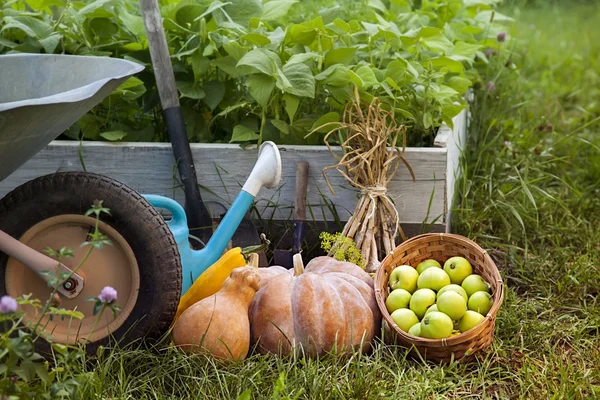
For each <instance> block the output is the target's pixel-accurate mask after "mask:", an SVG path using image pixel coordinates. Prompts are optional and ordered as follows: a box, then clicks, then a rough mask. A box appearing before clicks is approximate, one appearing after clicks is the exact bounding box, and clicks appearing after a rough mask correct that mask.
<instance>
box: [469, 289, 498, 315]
mask: <svg viewBox="0 0 600 400" xmlns="http://www.w3.org/2000/svg"><path fill="white" fill-rule="evenodd" d="M493 304H494V298H493V297H492V295H491V294H489V293H488V292H483V291H479V292H475V293H473V294H472V295H471V297H469V310H473V311H477V312H478V313H479V314H481V315H486V314H487V313H488V311H490V310H491V309H492V305H493Z"/></svg>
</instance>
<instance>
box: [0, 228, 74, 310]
mask: <svg viewBox="0 0 600 400" xmlns="http://www.w3.org/2000/svg"><path fill="white" fill-rule="evenodd" d="M0 251H2V252H3V253H6V254H8V255H9V256H10V257H12V258H14V259H15V260H18V261H19V262H21V263H23V264H24V265H25V266H27V267H29V269H31V270H32V271H35V273H36V274H37V275H38V276H39V277H40V278H41V279H43V280H44V281H46V282H48V281H49V280H50V278H52V277H53V276H52V275H54V276H58V274H60V273H63V272H66V273H68V274H70V275H71V276H70V277H69V278H68V279H66V280H65V282H60V284H59V286H58V287H57V291H58V292H59V293H60V294H62V295H63V296H65V297H67V298H69V299H73V298H75V297H77V296H78V295H79V293H81V289H83V284H84V281H83V278H82V277H81V276H79V275H78V274H77V273H76V272H73V271H72V270H71V269H69V268H68V267H67V266H65V265H64V264H63V263H59V262H58V261H56V260H54V259H52V258H50V257H48V256H46V255H44V254H42V253H40V252H38V251H36V250H34V249H32V248H30V247H29V246H27V245H25V244H23V243H21V242H19V241H18V240H17V239H14V238H13V237H12V236H10V235H8V234H6V233H4V232H2V231H0ZM44 271H48V272H52V274H51V275H47V274H42V272H44Z"/></svg>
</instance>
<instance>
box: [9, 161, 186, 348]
mask: <svg viewBox="0 0 600 400" xmlns="http://www.w3.org/2000/svg"><path fill="white" fill-rule="evenodd" d="M97 200H101V201H103V207H106V208H108V209H109V212H110V214H107V213H102V214H101V215H100V218H99V222H98V229H99V231H100V232H101V233H102V234H103V235H104V236H105V237H106V238H107V239H108V240H109V241H110V243H108V244H105V245H103V246H102V248H100V249H98V248H95V247H94V246H91V245H87V246H82V243H85V242H86V241H87V242H89V241H93V240H94V239H93V238H92V237H91V236H90V233H93V232H94V230H95V224H96V219H95V216H94V215H93V214H92V215H88V216H86V215H85V213H86V211H88V210H89V209H90V208H91V207H92V205H93V204H94V202H95V201H97ZM0 229H1V230H2V231H4V232H6V233H7V234H9V235H11V236H12V237H14V238H17V239H18V240H20V241H21V242H23V243H26V244H27V245H29V246H30V247H32V248H34V249H35V250H37V251H40V252H41V251H44V250H45V249H47V248H50V249H53V250H55V251H57V250H58V249H60V248H70V249H72V250H73V257H66V258H64V257H63V258H61V260H60V261H61V262H62V263H63V264H65V265H66V266H67V267H69V268H71V269H74V268H76V267H77V265H78V264H81V267H79V269H78V270H77V273H78V274H80V275H81V276H82V277H83V278H84V287H83V290H82V292H81V293H80V294H79V295H78V296H77V297H75V298H73V299H68V298H66V297H63V296H61V298H60V306H59V307H62V308H65V309H68V310H77V311H80V312H82V313H83V318H82V319H75V318H70V317H66V318H64V319H61V318H60V317H59V316H54V317H53V318H52V319H50V318H49V317H47V316H42V315H41V309H40V308H35V307H32V306H27V305H26V306H20V311H23V312H24V313H25V317H24V319H23V323H24V325H25V326H28V327H30V328H31V327H32V326H33V324H35V323H37V322H38V321H39V320H40V318H41V321H42V323H41V326H42V327H43V328H38V333H39V334H40V337H41V339H43V340H38V341H37V342H36V345H37V343H39V345H38V351H42V352H46V351H49V350H50V342H55V343H62V344H71V345H74V344H77V343H87V344H86V349H87V352H88V354H95V353H96V350H97V348H98V346H101V345H102V346H110V345H113V344H114V345H116V344H120V345H123V344H127V343H131V342H132V341H135V340H138V339H145V340H150V341H153V340H156V339H159V338H161V337H162V335H163V334H164V333H165V332H166V331H167V330H168V328H169V326H170V325H171V322H172V320H173V318H174V316H175V313H176V311H177V306H178V303H179V298H180V293H181V271H182V267H181V260H180V256H179V251H178V249H177V244H176V242H175V239H174V238H173V235H172V233H171V231H170V230H169V227H168V226H167V224H166V222H165V220H164V219H163V218H162V216H161V215H160V214H159V213H158V212H157V211H156V209H155V208H154V207H153V206H152V205H151V204H150V203H148V202H147V201H146V200H145V199H144V198H143V197H142V196H140V194H138V193H137V192H136V191H134V190H133V189H131V188H129V187H127V186H126V185H124V184H123V183H120V182H118V181H116V180H113V179H110V178H108V177H106V176H103V175H97V174H91V173H81V172H65V173H56V174H51V175H46V176H43V177H40V178H37V179H34V180H32V181H29V182H27V183H25V184H23V185H21V186H19V187H18V188H16V189H15V190H13V191H12V192H10V193H9V194H7V195H6V196H5V197H4V198H3V199H1V200H0ZM88 244H90V243H88ZM91 248H92V251H91V252H90V253H89V255H87V258H85V257H86V254H87V253H88V252H89V250H90V249H91ZM54 258H55V259H56V257H54ZM82 260H83V261H84V262H83V263H82ZM106 286H110V287H112V288H114V289H115V290H116V291H117V299H116V301H115V303H116V304H117V305H118V306H119V307H120V308H121V310H120V311H118V312H117V313H116V316H115V315H113V313H112V311H111V310H110V309H105V310H104V312H103V313H102V314H96V315H94V312H93V310H94V302H93V301H89V300H87V299H88V298H89V297H94V296H98V295H99V294H100V292H101V291H102V289H103V288H104V287H106ZM29 293H31V294H32V297H31V298H32V299H39V300H40V301H41V305H42V306H43V305H45V304H46V301H47V300H48V299H49V298H50V294H51V289H50V288H49V287H48V284H47V283H46V282H44V281H43V280H42V279H41V278H40V277H39V276H37V275H36V274H35V273H34V272H32V271H31V270H29V269H28V268H26V267H25V266H24V265H23V264H21V263H20V262H18V261H16V260H15V259H13V258H10V257H8V256H7V255H6V254H4V253H1V252H0V295H5V294H8V295H10V296H13V297H18V296H22V295H27V294H29Z"/></svg>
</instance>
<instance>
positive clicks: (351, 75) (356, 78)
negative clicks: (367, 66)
mask: <svg viewBox="0 0 600 400" xmlns="http://www.w3.org/2000/svg"><path fill="white" fill-rule="evenodd" d="M348 78H349V79H350V81H351V82H352V83H353V84H355V85H356V87H357V88H359V89H360V88H362V87H363V86H365V82H364V81H363V80H362V78H361V77H360V76H359V75H358V74H357V73H356V72H354V71H351V70H348Z"/></svg>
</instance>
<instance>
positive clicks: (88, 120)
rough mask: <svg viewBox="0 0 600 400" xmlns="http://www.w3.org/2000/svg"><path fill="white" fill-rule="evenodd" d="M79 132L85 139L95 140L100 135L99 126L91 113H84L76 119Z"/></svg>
mask: <svg viewBox="0 0 600 400" xmlns="http://www.w3.org/2000/svg"><path fill="white" fill-rule="evenodd" d="M77 124H78V125H79V128H81V133H83V137H84V138H86V139H91V140H97V139H98V137H99V136H100V128H99V127H98V120H97V119H96V117H94V116H93V115H91V114H86V115H84V116H83V117H81V118H80V119H79V121H77Z"/></svg>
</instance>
